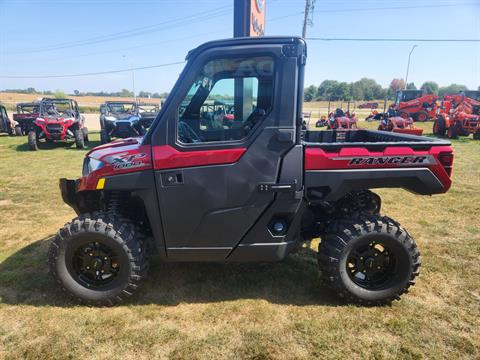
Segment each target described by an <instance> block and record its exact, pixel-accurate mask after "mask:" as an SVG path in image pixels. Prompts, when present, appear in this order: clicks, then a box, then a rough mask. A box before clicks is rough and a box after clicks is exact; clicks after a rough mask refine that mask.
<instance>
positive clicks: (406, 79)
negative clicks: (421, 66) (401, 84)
mask: <svg viewBox="0 0 480 360" xmlns="http://www.w3.org/2000/svg"><path fill="white" fill-rule="evenodd" d="M416 47H418V45H413V46H412V50H410V53H409V54H408V63H407V73H406V75H405V90H407V84H408V71H409V70H410V58H411V57H412V52H413V50H415V48H416Z"/></svg>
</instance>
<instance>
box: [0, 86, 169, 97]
mask: <svg viewBox="0 0 480 360" xmlns="http://www.w3.org/2000/svg"><path fill="white" fill-rule="evenodd" d="M0 92H7V93H18V94H35V95H47V96H55V97H66V96H102V97H133V91H130V90H127V89H122V90H121V91H113V92H108V91H87V92H82V91H79V90H74V91H73V93H72V94H67V93H65V92H64V91H60V90H56V91H50V90H43V91H42V90H35V88H27V89H5V90H1V91H0ZM167 95H168V93H158V92H149V91H140V92H138V94H137V96H138V97H141V98H152V99H164V98H166V97H167Z"/></svg>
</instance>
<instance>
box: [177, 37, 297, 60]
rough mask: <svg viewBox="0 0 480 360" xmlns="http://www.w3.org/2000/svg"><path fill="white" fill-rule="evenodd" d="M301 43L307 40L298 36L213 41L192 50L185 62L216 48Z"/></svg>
mask: <svg viewBox="0 0 480 360" xmlns="http://www.w3.org/2000/svg"><path fill="white" fill-rule="evenodd" d="M301 42H303V43H305V40H303V39H302V38H301V37H298V36H262V37H238V38H230V39H222V40H213V41H208V42H206V43H204V44H202V45H200V46H198V47H196V48H195V49H193V50H190V51H189V52H188V54H187V56H186V58H185V60H190V59H192V58H193V57H195V56H196V55H197V54H198V53H199V52H201V51H205V50H207V49H211V48H215V47H223V46H242V45H252V44H297V43H301Z"/></svg>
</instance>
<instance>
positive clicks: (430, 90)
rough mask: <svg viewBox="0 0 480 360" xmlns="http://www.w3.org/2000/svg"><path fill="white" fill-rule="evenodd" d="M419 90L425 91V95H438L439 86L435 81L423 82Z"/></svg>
mask: <svg viewBox="0 0 480 360" xmlns="http://www.w3.org/2000/svg"><path fill="white" fill-rule="evenodd" d="M420 90H423V91H425V92H426V93H427V94H438V90H439V86H438V84H437V83H436V82H435V81H425V82H424V83H423V84H422V86H420Z"/></svg>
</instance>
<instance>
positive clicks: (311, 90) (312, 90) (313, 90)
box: [303, 85, 317, 102]
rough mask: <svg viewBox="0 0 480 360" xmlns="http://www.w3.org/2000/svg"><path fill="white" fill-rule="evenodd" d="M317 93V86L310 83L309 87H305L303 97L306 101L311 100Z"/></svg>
mask: <svg viewBox="0 0 480 360" xmlns="http://www.w3.org/2000/svg"><path fill="white" fill-rule="evenodd" d="M316 95H317V87H316V86H315V85H310V86H309V87H308V88H306V89H305V91H304V93H303V98H304V100H305V101H307V102H310V101H313V100H314V99H315V96H316Z"/></svg>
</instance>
